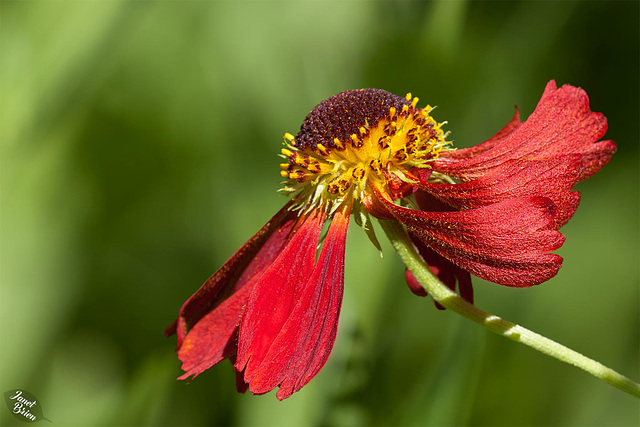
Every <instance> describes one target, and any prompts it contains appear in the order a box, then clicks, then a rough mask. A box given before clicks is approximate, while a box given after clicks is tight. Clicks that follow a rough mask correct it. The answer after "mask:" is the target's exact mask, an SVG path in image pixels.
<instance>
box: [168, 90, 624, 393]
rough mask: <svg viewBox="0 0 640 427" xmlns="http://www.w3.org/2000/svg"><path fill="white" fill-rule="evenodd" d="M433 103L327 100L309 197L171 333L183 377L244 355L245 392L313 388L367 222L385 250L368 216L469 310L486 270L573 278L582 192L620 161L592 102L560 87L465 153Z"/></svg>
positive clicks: (236, 259) (300, 191)
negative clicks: (570, 268)
mask: <svg viewBox="0 0 640 427" xmlns="http://www.w3.org/2000/svg"><path fill="white" fill-rule="evenodd" d="M417 102H418V99H417V98H413V99H412V98H411V96H410V95H407V97H406V98H401V97H398V96H395V95H392V94H390V93H388V92H385V91H381V90H377V89H362V90H354V91H347V92H343V93H340V94H338V95H336V96H334V97H331V98H329V99H328V100H326V101H324V102H322V103H321V104H319V105H318V106H317V107H316V108H315V109H314V110H313V111H312V112H311V113H310V114H309V115H308V116H307V118H306V119H305V120H304V122H303V124H302V127H301V129H300V132H299V133H298V135H296V136H295V137H293V136H292V135H290V134H286V135H285V138H286V139H287V141H288V143H287V148H285V149H283V150H282V156H283V157H284V158H285V159H286V160H287V162H286V163H283V164H281V168H282V172H281V174H282V176H283V177H284V178H286V179H287V182H286V186H285V188H284V189H283V190H284V191H286V192H289V193H292V194H293V197H292V199H291V201H290V202H289V203H287V204H286V206H285V207H284V208H283V209H282V210H281V211H280V212H278V213H277V214H276V215H275V216H274V217H273V218H272V219H271V220H270V221H269V222H268V223H267V224H266V225H265V226H264V227H263V228H262V229H261V230H260V231H258V233H257V234H256V235H254V236H253V237H252V238H251V239H250V240H249V241H248V242H247V243H246V244H245V245H244V246H243V247H242V248H240V249H239V250H238V252H236V253H235V254H234V255H233V256H232V257H231V258H230V259H229V260H228V261H227V262H226V263H225V264H224V265H223V266H222V267H221V268H220V270H218V271H217V272H216V273H215V274H214V275H213V276H211V277H210V278H209V279H208V280H207V281H206V282H205V284H204V285H203V286H202V287H201V288H200V289H199V290H198V291H197V292H196V293H195V294H194V295H192V296H191V297H190V298H189V299H188V300H187V301H186V302H185V303H184V304H183V306H182V308H181V309H180V312H179V315H178V319H177V320H176V321H175V322H174V323H173V324H172V325H171V326H170V327H169V328H168V329H167V331H166V333H167V335H172V334H174V333H176V334H177V335H178V345H177V350H176V351H177V353H178V357H179V358H180V360H181V361H182V363H183V364H182V369H183V370H184V371H185V374H184V375H183V376H181V377H180V379H185V378H188V377H191V376H194V377H195V376H197V375H198V374H200V373H201V372H203V371H204V370H206V369H208V368H210V367H211V366H213V365H214V364H216V363H218V362H220V361H221V360H223V359H225V358H229V359H230V360H231V361H232V363H233V364H234V367H235V369H236V370H237V372H238V390H240V391H244V390H245V389H246V388H247V387H248V388H249V390H250V391H252V392H253V393H257V394H260V393H266V392H268V391H270V390H273V389H274V388H276V387H279V390H278V393H277V395H276V396H277V397H278V399H284V398H286V397H289V396H290V395H291V394H292V393H294V392H296V391H298V390H300V388H302V387H303V386H304V385H305V384H306V383H308V382H309V381H310V380H311V379H312V378H313V377H314V376H315V375H316V374H317V373H318V371H319V370H320V368H322V366H323V365H324V363H325V362H326V361H327V358H328V356H329V353H330V352H331V349H332V347H333V343H334V341H335V336H336V330H337V324H338V315H339V313H340V305H341V302H342V293H343V285H344V251H345V240H346V233H347V226H348V223H349V217H350V215H351V213H352V211H353V213H354V216H355V218H356V220H357V222H358V224H359V225H360V226H362V227H363V228H364V229H365V231H366V232H367V234H368V235H369V236H370V238H371V239H372V241H373V242H374V243H375V244H376V245H377V240H376V238H375V234H374V232H373V229H372V227H371V224H370V219H369V215H368V214H372V215H373V216H376V217H377V218H380V219H395V220H397V221H399V222H400V223H402V224H403V225H404V226H405V227H406V229H407V231H408V232H409V234H410V236H411V238H412V239H413V241H414V243H415V245H416V247H417V248H418V250H419V251H420V253H421V255H422V256H423V258H424V261H425V262H426V263H428V265H429V266H430V267H431V269H432V271H433V272H434V274H436V275H437V276H438V277H439V278H440V280H441V281H442V282H443V283H445V284H446V285H447V286H449V287H450V288H452V289H455V287H456V285H457V287H458V288H459V290H460V294H461V296H462V297H463V298H465V299H467V300H469V301H472V299H473V290H472V287H471V276H470V273H471V274H474V275H476V276H479V277H482V278H484V279H487V280H490V281H492V282H495V283H499V284H502V285H507V286H531V285H535V284H539V283H542V282H544V281H546V280H548V279H550V278H551V277H553V276H554V275H555V274H556V273H557V272H558V269H559V268H560V266H561V264H562V258H560V257H559V256H558V255H556V254H553V253H551V252H552V251H553V250H555V249H557V248H559V247H560V246H561V245H562V243H563V242H564V236H563V235H562V234H560V232H559V231H558V229H559V228H560V227H561V226H562V225H564V224H565V223H566V222H567V221H568V220H569V219H570V218H571V216H572V215H573V213H574V212H575V210H576V208H577V207H578V204H579V193H577V192H574V191H572V188H573V186H574V185H575V183H577V182H579V181H581V180H583V179H586V178H588V177H589V176H591V175H593V174H594V173H595V172H597V171H598V170H600V168H602V166H603V165H604V164H606V163H607V162H608V161H609V160H610V158H611V156H612V155H613V153H614V152H615V150H616V146H615V144H614V143H613V142H612V141H600V142H597V141H598V140H599V139H600V138H601V137H602V136H603V135H604V133H605V132H606V127H607V125H606V119H605V118H604V116H602V115H601V114H598V113H593V112H591V111H590V110H589V105H588V98H587V95H586V94H585V93H584V91H583V90H581V89H578V88H575V87H572V86H563V87H562V88H560V89H557V88H556V86H555V83H554V82H550V83H549V84H548V85H547V88H546V90H545V92H544V94H543V96H542V99H541V100H540V102H539V104H538V106H537V107H536V109H535V111H534V112H533V113H532V114H531V116H530V117H529V119H528V120H527V121H526V122H524V123H521V122H520V119H519V115H518V112H517V111H516V115H515V117H514V118H513V119H512V120H511V122H510V123H509V124H508V125H507V126H506V127H505V128H504V129H502V130H501V131H500V132H498V133H497V134H496V135H495V136H494V137H493V138H491V139H490V140H488V141H486V142H484V143H482V144H480V145H478V146H475V147H472V148H467V149H461V150H457V151H454V150H452V149H451V148H450V147H449V145H450V143H449V142H447V141H446V136H447V135H446V134H444V133H443V132H442V130H441V124H439V123H437V122H436V121H435V120H434V119H433V118H431V116H430V115H429V113H430V112H431V110H432V108H431V107H429V106H427V107H426V108H423V109H420V108H417ZM412 205H413V206H414V208H412V207H410V206H412ZM416 207H417V208H418V209H415V208H416ZM326 221H331V225H330V227H329V230H328V232H327V235H326V237H325V239H324V243H323V244H322V249H321V251H320V254H319V256H318V258H317V259H316V251H317V247H318V245H319V242H320V234H321V231H322V228H323V225H324V223H325V222H326ZM406 278H407V283H408V284H409V286H410V288H411V289H412V291H414V293H416V294H418V295H426V293H425V292H424V290H423V289H422V287H421V286H420V285H419V283H417V281H416V280H415V278H414V277H413V276H412V275H411V273H409V272H408V271H407V274H406Z"/></svg>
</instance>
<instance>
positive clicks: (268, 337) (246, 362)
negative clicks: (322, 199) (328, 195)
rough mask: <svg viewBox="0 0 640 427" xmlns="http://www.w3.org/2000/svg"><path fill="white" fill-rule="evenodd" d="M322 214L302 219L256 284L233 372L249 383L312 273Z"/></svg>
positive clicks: (246, 311)
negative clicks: (242, 376)
mask: <svg viewBox="0 0 640 427" xmlns="http://www.w3.org/2000/svg"><path fill="white" fill-rule="evenodd" d="M324 217H325V214H324V213H323V212H314V213H312V214H311V215H307V216H305V217H304V218H302V220H303V222H302V224H301V225H300V227H299V228H298V229H297V230H296V231H295V234H294V237H293V238H292V239H291V241H290V242H289V243H288V244H287V246H286V247H285V248H284V249H283V250H282V252H281V253H280V254H279V255H278V257H277V258H276V259H275V260H274V261H273V263H272V264H271V265H270V266H269V268H268V269H266V271H265V272H264V274H263V275H262V276H261V277H260V279H259V280H258V281H257V283H256V284H255V286H254V287H253V290H252V292H251V296H250V298H249V302H248V304H247V307H246V310H245V313H244V315H243V317H242V321H241V323H240V328H239V335H238V355H237V361H236V365H235V366H236V369H237V370H238V371H242V370H244V372H245V374H244V379H245V382H247V383H249V384H251V381H252V379H253V377H254V375H255V374H256V371H257V370H258V369H259V367H260V365H261V363H262V361H263V359H264V358H265V356H266V355H267V353H268V351H269V348H270V347H271V345H272V343H273V341H274V340H275V339H276V337H277V336H278V333H279V332H280V330H281V329H282V327H283V325H284V324H285V322H286V321H287V319H288V318H289V316H290V314H291V311H292V310H293V309H294V307H295V304H296V302H297V301H298V300H299V298H300V294H301V292H302V286H301V285H302V284H304V283H305V282H306V281H307V280H308V278H309V276H310V275H311V273H312V271H313V266H314V264H315V257H316V248H317V246H318V240H319V237H320V232H321V231H322V224H323V223H324Z"/></svg>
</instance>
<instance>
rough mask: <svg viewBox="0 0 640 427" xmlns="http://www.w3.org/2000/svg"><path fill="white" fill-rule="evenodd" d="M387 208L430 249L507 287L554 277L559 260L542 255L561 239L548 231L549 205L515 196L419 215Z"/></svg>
mask: <svg viewBox="0 0 640 427" xmlns="http://www.w3.org/2000/svg"><path fill="white" fill-rule="evenodd" d="M378 197H379V198H380V200H381V201H382V202H383V203H384V204H385V206H386V207H387V209H388V210H389V211H390V212H391V213H393V215H394V216H395V217H396V218H397V219H398V220H399V221H400V222H401V223H402V224H404V225H405V226H406V227H407V229H408V230H409V231H410V232H411V233H414V234H415V235H416V237H418V238H419V239H420V240H421V241H423V242H424V243H425V244H426V245H427V246H429V247H430V248H431V249H433V250H434V251H436V252H437V253H439V254H440V255H442V256H443V257H445V258H447V259H448V260H449V261H451V262H453V263H454V264H456V265H457V266H459V267H461V268H463V269H464V270H466V271H468V272H470V273H472V274H474V275H476V276H478V277H481V278H483V279H486V280H490V281H492V282H495V283H499V284H502V285H507V286H532V285H536V284H539V283H542V282H544V281H546V280H548V279H550V278H551V277H553V276H555V275H556V274H557V272H558V269H559V268H560V267H561V265H562V258H561V257H560V256H558V255H555V254H550V253H547V252H548V251H552V250H555V249H557V248H559V247H560V246H562V243H564V236H563V235H562V234H560V233H559V232H557V231H555V230H550V229H549V227H552V225H553V219H554V207H555V206H554V204H553V202H552V201H551V200H549V199H548V198H544V197H521V198H517V199H511V200H505V201H503V202H500V203H495V204H492V205H489V206H484V207H481V208H477V209H470V210H467V211H458V212H423V211H417V210H413V209H407V208H404V207H401V206H397V205H395V204H394V203H393V202H391V201H390V200H388V199H386V198H385V197H384V196H382V195H381V194H380V193H378Z"/></svg>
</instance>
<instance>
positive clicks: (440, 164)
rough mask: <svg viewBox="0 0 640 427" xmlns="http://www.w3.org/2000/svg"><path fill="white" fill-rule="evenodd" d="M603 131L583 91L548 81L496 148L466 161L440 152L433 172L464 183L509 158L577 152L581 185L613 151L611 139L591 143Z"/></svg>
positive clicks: (602, 122)
mask: <svg viewBox="0 0 640 427" xmlns="http://www.w3.org/2000/svg"><path fill="white" fill-rule="evenodd" d="M606 131H607V119H606V118H605V117H604V116H603V115H602V114H600V113H594V112H592V111H591V110H590V109H589V98H588V97H587V94H586V93H585V92H584V90H582V89H580V88H576V87H573V86H569V85H565V86H563V87H561V88H560V89H557V88H556V85H555V82H554V81H551V82H549V84H547V87H546V89H545V92H544V94H543V95H542V98H541V99H540V102H539V103H538V105H537V107H536V109H535V111H534V112H533V113H532V114H531V116H529V118H528V119H527V121H526V122H524V123H523V124H521V125H520V126H518V127H517V128H516V129H515V130H513V131H512V132H511V133H509V134H508V135H506V136H505V137H504V138H502V140H500V141H498V142H497V143H496V144H495V146H493V147H492V148H490V149H488V150H486V151H482V152H479V153H474V154H475V155H473V156H471V157H462V158H460V157H459V156H456V155H449V154H445V153H443V155H442V156H441V158H440V159H439V160H437V161H436V162H435V163H434V169H435V170H438V171H441V172H444V173H447V174H449V175H452V176H457V177H459V178H461V179H463V180H469V179H474V178H478V177H480V176H482V175H483V174H484V173H485V171H487V170H489V169H491V168H494V167H496V166H498V165H500V164H501V163H504V162H506V161H508V160H513V159H520V158H528V159H542V160H544V159H550V158H553V157H557V156H562V155H567V154H579V155H580V158H581V160H582V163H583V172H582V174H581V175H580V176H579V177H578V181H580V180H583V179H586V178H588V177H589V176H591V175H593V174H594V173H595V172H597V171H598V170H600V168H602V166H603V165H604V164H606V163H607V162H608V161H609V160H610V159H611V156H612V155H613V153H614V152H615V150H616V146H615V143H613V141H600V142H596V141H598V139H600V138H601V137H602V136H603V135H604V134H605V132H606Z"/></svg>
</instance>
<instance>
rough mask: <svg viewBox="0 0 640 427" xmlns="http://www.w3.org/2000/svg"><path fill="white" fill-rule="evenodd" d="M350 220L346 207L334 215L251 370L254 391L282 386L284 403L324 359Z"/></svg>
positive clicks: (335, 312)
mask: <svg viewBox="0 0 640 427" xmlns="http://www.w3.org/2000/svg"><path fill="white" fill-rule="evenodd" d="M349 217H350V206H346V207H345V208H344V209H341V210H339V211H338V212H337V213H336V214H335V216H334V218H333V221H332V223H331V227H330V228H329V231H328V233H327V236H326V238H325V241H324V243H323V246H322V251H321V252H320V256H319V258H318V262H317V264H316V265H315V268H314V269H313V273H312V274H311V277H309V278H308V280H307V281H306V283H305V284H304V286H303V289H302V293H301V294H300V297H299V299H298V301H297V303H296V306H295V307H294V309H293V310H292V311H291V314H290V316H289V318H288V319H287V321H286V323H285V324H284V325H283V326H282V329H281V330H280V332H279V333H278V336H277V337H276V339H275V340H274V341H273V343H272V345H271V347H270V349H269V352H268V353H267V355H266V356H265V357H264V359H263V360H262V363H261V364H260V366H259V367H257V368H256V369H255V371H254V372H253V376H252V377H251V380H250V381H249V390H251V391H252V392H253V393H258V394H259V393H266V392H268V391H270V390H272V389H274V388H275V387H277V386H280V389H279V390H278V393H277V394H276V396H277V398H278V399H280V400H282V399H285V398H287V397H289V396H291V394H292V393H294V392H296V391H298V390H300V389H301V388H302V387H303V386H304V385H305V384H307V383H308V382H309V381H310V380H311V379H312V378H313V377H314V376H315V375H316V374H317V373H318V371H319V370H320V368H322V366H324V364H325V362H326V361H327V358H328V357H329V353H330V352H331V349H332V348H333V343H334V341H335V337H336V331H337V327H338V317H339V314H340V306H341V303H342V294H343V287H344V253H345V243H346V235H347V228H348V225H349ZM245 379H246V376H245Z"/></svg>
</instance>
